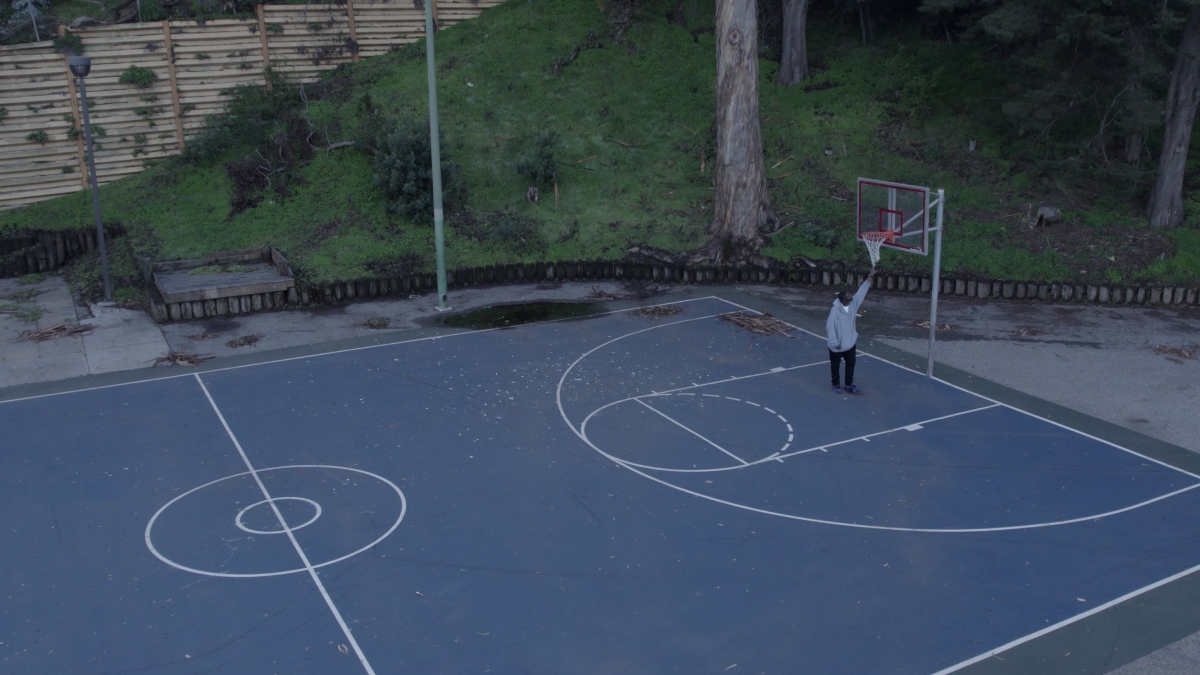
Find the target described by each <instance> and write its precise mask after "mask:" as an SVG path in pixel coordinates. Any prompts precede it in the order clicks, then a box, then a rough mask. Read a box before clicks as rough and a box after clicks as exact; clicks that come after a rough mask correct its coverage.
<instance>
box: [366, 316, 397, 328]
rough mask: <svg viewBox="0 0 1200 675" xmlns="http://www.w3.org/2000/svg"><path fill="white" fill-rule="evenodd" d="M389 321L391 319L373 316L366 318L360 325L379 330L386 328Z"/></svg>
mask: <svg viewBox="0 0 1200 675" xmlns="http://www.w3.org/2000/svg"><path fill="white" fill-rule="evenodd" d="M390 323H391V319H387V318H384V317H382V316H373V317H371V318H369V319H367V320H366V321H364V322H362V325H363V327H364V328H371V329H374V330H381V329H383V328H387V327H388V324H390Z"/></svg>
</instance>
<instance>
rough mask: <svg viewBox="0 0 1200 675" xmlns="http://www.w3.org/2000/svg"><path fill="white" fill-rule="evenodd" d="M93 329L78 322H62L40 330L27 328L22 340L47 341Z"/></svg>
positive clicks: (22, 334)
mask: <svg viewBox="0 0 1200 675" xmlns="http://www.w3.org/2000/svg"><path fill="white" fill-rule="evenodd" d="M91 329H92V327H91V326H81V325H79V324H77V323H60V324H56V325H53V326H50V327H48V328H42V329H40V330H27V331H25V332H23V333H21V338H20V339H22V340H33V341H34V342H45V341H46V340H54V339H57V338H60V337H62V336H64V335H78V334H80V333H86V332H88V331H90V330H91Z"/></svg>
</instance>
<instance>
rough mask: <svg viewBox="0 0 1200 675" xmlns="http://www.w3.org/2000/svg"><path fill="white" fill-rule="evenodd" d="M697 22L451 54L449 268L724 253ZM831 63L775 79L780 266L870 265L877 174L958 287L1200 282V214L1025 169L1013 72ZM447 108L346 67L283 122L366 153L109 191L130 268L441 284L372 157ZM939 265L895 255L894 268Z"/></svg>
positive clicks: (395, 77) (908, 45)
mask: <svg viewBox="0 0 1200 675" xmlns="http://www.w3.org/2000/svg"><path fill="white" fill-rule="evenodd" d="M671 4H672V6H673V4H674V3H671ZM683 7H684V12H685V19H686V26H681V25H675V24H671V23H668V21H667V19H666V14H667V11H668V10H669V9H670V7H668V6H666V5H665V4H663V3H651V4H648V5H646V6H644V7H643V8H642V10H641V13H640V15H639V16H637V17H636V18H635V20H633V21H631V22H629V23H628V24H614V23H613V22H612V21H611V20H610V18H609V17H608V16H607V15H605V14H603V13H601V12H600V11H599V10H598V9H597V6H596V5H594V4H589V3H579V2H566V1H565V0H536V1H535V2H526V1H524V0H512V1H510V2H508V3H506V4H504V5H502V6H500V7H497V8H495V9H492V10H488V11H487V12H485V13H484V14H483V15H482V16H481V17H480V18H479V19H477V20H474V21H468V22H464V23H462V24H459V25H456V26H454V27H452V28H450V29H447V30H445V31H444V32H441V33H439V34H438V42H437V47H438V73H439V97H440V103H441V111H442V114H441V126H442V130H443V133H444V143H445V144H444V148H445V153H446V154H447V155H448V157H449V159H450V160H452V161H453V162H454V163H455V164H456V165H457V166H458V168H459V170H460V171H459V178H460V179H461V184H462V186H463V191H462V195H461V198H460V199H458V200H457V201H455V202H453V203H451V204H450V205H449V207H448V211H449V215H448V228H447V258H448V264H449V265H450V266H451V267H460V266H471V265H482V264H489V263H493V262H503V261H518V260H520V261H534V260H570V259H615V258H622V257H624V256H625V255H626V253H625V252H626V249H627V248H628V247H629V246H631V245H634V244H647V245H650V246H655V247H659V248H663V249H667V250H670V251H675V252H683V251H687V250H690V249H692V248H695V247H696V246H698V245H699V244H700V243H702V242H703V241H704V239H705V235H704V233H705V228H706V226H707V225H708V222H709V220H710V218H709V213H710V208H711V206H710V204H711V194H712V190H711V176H712V167H711V159H712V153H713V145H714V138H713V130H712V128H711V127H712V118H713V81H714V72H715V66H714V58H713V54H714V52H715V47H714V43H713V36H712V33H711V25H712V17H713V5H712V3H711V2H702V1H695V2H691V3H685V4H684V6H683ZM809 50H810V55H811V58H812V60H813V63H814V66H815V69H814V75H813V77H812V78H811V79H810V80H809V81H807V82H806V83H805V84H804V85H802V86H801V87H795V88H791V89H787V88H782V87H778V86H776V85H774V84H773V80H774V73H775V69H776V68H777V64H776V63H774V62H772V61H769V60H763V61H762V68H761V70H762V86H761V110H762V127H763V138H764V153H765V157H766V166H767V167H768V168H769V171H768V176H769V178H770V186H771V190H772V200H773V203H774V206H775V208H776V209H777V210H778V212H779V213H780V215H781V217H782V218H783V220H784V222H785V223H790V225H789V226H788V227H787V228H786V229H785V230H783V231H782V232H780V233H779V234H777V235H775V236H774V237H773V238H772V240H771V241H770V243H769V245H768V246H767V248H766V249H765V250H764V253H766V254H767V255H769V256H771V257H773V258H776V259H778V260H780V261H782V262H789V261H792V260H794V259H795V258H797V257H798V256H805V257H807V258H810V259H814V260H819V259H834V260H842V261H845V262H847V263H849V264H860V263H861V262H862V260H863V259H864V258H865V256H864V254H863V252H862V251H861V245H858V244H857V242H855V241H854V238H853V230H854V206H853V197H854V195H853V185H854V181H855V179H856V178H857V177H859V176H869V177H874V178H882V179H888V180H898V181H904V182H908V183H914V184H919V185H928V186H930V187H934V188H937V187H941V188H944V189H945V190H946V192H947V204H948V207H949V209H948V212H947V230H946V240H945V250H944V256H943V269H944V270H945V271H947V272H955V273H964V274H978V275H981V276H988V277H993V278H1007V279H1022V280H1026V279H1027V280H1047V281H1053V280H1062V279H1072V280H1080V281H1082V280H1092V279H1095V280H1104V281H1110V282H1114V283H1134V282H1137V281H1139V280H1160V281H1168V282H1195V281H1196V280H1200V230H1198V229H1197V219H1198V218H1200V216H1197V215H1192V216H1191V219H1190V220H1189V222H1188V225H1187V226H1186V227H1184V228H1180V229H1177V230H1175V231H1169V232H1166V233H1165V234H1164V233H1160V232H1153V231H1151V230H1149V228H1148V227H1147V226H1146V224H1145V218H1144V215H1143V208H1144V204H1143V201H1142V200H1143V197H1142V195H1141V193H1139V192H1138V190H1137V189H1132V190H1131V189H1129V188H1128V187H1126V186H1122V185H1118V184H1106V183H1103V182H1097V181H1096V180H1095V179H1093V178H1089V177H1087V176H1082V175H1072V174H1067V173H1056V172H1047V171H1046V170H1045V169H1044V168H1038V167H1037V166H1036V164H1035V163H1034V162H1032V161H1029V160H1027V159H1023V157H1025V155H1023V154H1022V153H1021V152H1018V151H1016V150H1015V149H1014V145H1013V139H1012V134H1011V132H1010V131H1009V130H1008V129H1007V128H1006V127H1005V125H1004V123H1003V120H1001V119H999V117H998V114H997V113H996V112H995V111H996V110H997V96H999V95H1001V94H1002V92H1003V91H1004V89H1005V87H1006V81H1005V79H1004V76H1003V68H1002V65H1003V64H1001V63H997V62H995V61H992V60H989V58H987V56H986V55H985V54H984V53H983V52H981V51H980V50H979V49H977V48H975V47H971V46H964V45H948V44H946V43H945V42H940V41H932V40H928V39H924V38H922V37H921V36H920V34H919V32H918V31H916V30H912V29H910V28H909V27H905V26H897V27H895V28H894V31H893V32H892V33H889V34H885V35H883V36H881V37H880V38H879V39H878V40H877V41H876V42H875V43H874V44H872V45H870V46H865V47H864V46H862V45H861V43H860V42H859V41H858V40H857V39H856V33H855V32H854V31H852V30H849V29H846V28H843V27H842V26H840V25H837V24H832V23H831V24H828V25H826V24H822V23H821V21H820V19H819V17H814V20H813V21H812V22H811V23H810V29H809ZM425 87H426V83H425V64H424V46H423V43H420V44H416V45H410V46H408V47H406V48H405V49H401V50H399V51H396V52H394V53H392V54H390V55H388V56H384V57H378V58H374V59H366V60H363V61H362V62H360V63H358V64H355V65H353V66H350V67H342V68H339V69H338V70H336V71H333V72H332V73H330V74H329V76H328V77H327V78H326V80H325V81H324V82H322V83H320V84H318V85H309V86H307V87H305V90H304V96H303V99H296V100H295V101H292V103H284V104H281V105H291V106H292V108H294V109H298V110H300V111H301V112H302V113H303V114H304V115H305V116H307V118H308V119H309V120H311V122H312V124H313V125H314V128H315V129H316V130H317V132H318V133H317V137H318V138H320V139H321V141H320V142H319V145H322V146H323V145H326V144H327V142H328V143H336V142H338V141H343V140H356V142H357V145H356V146H353V147H349V148H339V149H334V150H331V151H327V152H316V153H314V154H312V156H311V157H310V158H307V159H304V160H303V162H304V163H302V162H298V161H297V162H293V163H292V164H291V167H292V168H291V169H290V170H289V178H288V185H287V187H286V190H284V191H283V192H279V191H276V190H274V189H266V190H254V189H253V187H254V186H250V188H251V189H249V193H248V191H247V189H243V190H242V194H241V195H240V196H239V195H238V194H236V193H237V191H236V189H235V187H236V186H235V185H234V184H233V182H232V181H231V178H230V172H229V171H227V169H226V168H225V164H226V163H228V162H230V161H231V160H236V159H238V158H239V157H243V156H245V155H247V153H249V152H250V151H251V150H252V149H253V146H252V145H244V146H237V145H236V144H233V143H232V141H230V140H229V139H228V138H226V139H216V140H215V141H212V142H209V143H207V145H205V144H204V143H201V144H200V145H202V146H204V147H207V148H213V147H223V148H224V149H223V150H221V151H219V152H216V153H214V154H211V155H209V156H197V157H193V158H191V159H173V160H167V161H163V162H160V163H159V164H158V165H156V166H154V167H152V168H151V169H150V170H148V171H146V172H144V173H143V174H140V175H138V176H136V177H133V178H130V179H126V180H123V181H119V182H117V183H113V184H111V185H108V186H106V187H104V188H102V190H101V193H102V201H103V204H104V213H105V219H106V221H108V222H113V223H121V224H123V225H124V226H125V227H126V228H127V229H128V230H129V231H130V232H131V235H130V244H131V245H130V246H129V247H127V250H131V251H134V252H135V254H136V255H143V254H144V255H150V256H152V257H156V258H159V259H163V258H177V257H193V256H196V255H199V254H202V253H204V252H206V251H211V250H219V249H230V248H245V247H252V246H266V245H271V246H275V247H277V248H279V249H280V250H282V251H283V252H284V253H285V255H287V256H288V257H289V259H290V260H291V261H292V262H293V265H294V267H295V268H296V269H297V270H298V272H299V273H300V274H301V275H302V276H304V277H306V278H308V279H310V280H320V279H335V278H352V277H359V276H366V275H370V274H375V273H381V272H384V271H397V270H402V269H411V268H428V267H430V266H431V264H432V253H433V242H432V232H431V228H430V226H429V225H428V223H427V222H413V220H411V219H408V218H405V217H402V216H399V215H395V214H392V213H389V212H388V210H387V208H386V207H387V200H386V199H385V198H384V195H383V194H382V193H381V191H380V190H379V189H377V188H376V187H375V177H374V169H373V158H372V156H371V155H370V154H369V152H368V151H367V150H369V146H370V144H371V140H372V139H374V138H376V137H377V132H378V130H379V129H381V128H388V127H389V126H390V125H391V124H393V123H395V122H404V121H408V120H415V121H421V120H422V119H423V117H424V114H425V110H426V105H427V103H426V95H425ZM279 98H280V99H281V100H282V99H283V98H286V97H282V96H281V97H279ZM296 101H300V102H298V103H297V102H296ZM285 117H286V115H282V116H280V117H279V118H280V119H283V118H285ZM551 132H553V134H555V138H556V142H554V143H553V144H552V145H551V146H550V147H551V150H550V153H551V154H552V157H553V162H554V164H553V166H554V167H555V171H554V173H555V176H554V179H553V180H551V181H547V182H546V183H545V184H543V185H541V186H540V200H539V201H538V202H537V203H532V202H530V201H528V200H527V190H528V188H529V186H530V185H531V182H530V181H529V180H528V179H527V178H525V177H523V176H522V175H521V174H520V173H519V172H518V166H519V165H521V164H522V162H525V163H528V162H530V161H534V160H537V159H538V158H539V155H538V147H539V141H540V140H542V139H546V138H547V137H548V134H550V133H551ZM972 139H973V140H975V141H976V150H975V151H974V152H971V151H969V150H968V147H969V142H970V141H971V140H972ZM210 140H211V139H210ZM218 141H219V142H218ZM326 141H327V142H326ZM547 142H549V141H547ZM541 159H542V160H545V159H546V157H545V153H543V154H542V155H541ZM301 164H302V166H300V165H301ZM297 166H299V168H296V167H297ZM554 183H556V184H557V194H556V190H555V187H554ZM245 187H246V186H243V188H245ZM272 187H274V185H273V186H272ZM235 201H239V202H240V204H241V205H242V206H245V207H246V208H244V210H238V209H235V208H234V202H235ZM1044 204H1045V205H1053V206H1056V207H1058V208H1060V209H1062V210H1063V212H1064V222H1062V223H1060V224H1058V225H1055V226H1054V227H1051V228H1047V229H1037V230H1035V229H1033V228H1031V227H1030V220H1031V218H1030V216H1031V213H1032V212H1033V211H1036V210H1037V208H1038V207H1039V206H1041V205H1044ZM89 224H91V209H90V198H89V196H88V194H87V193H76V194H74V195H70V196H68V197H64V198H60V199H56V200H53V201H50V202H45V203H42V204H37V205H34V206H31V207H26V208H23V209H19V210H15V211H9V212H3V213H0V229H2V230H13V229H20V228H34V227H36V228H45V227H48V226H49V227H61V228H75V227H84V226H88V225H89ZM927 262H928V261H927V260H926V259H922V258H917V257H913V256H900V255H896V254H892V255H888V254H885V257H884V261H883V266H884V267H886V268H890V269H894V270H901V269H904V270H919V269H924V268H925V266H926V264H927ZM131 268H132V266H130V269H131Z"/></svg>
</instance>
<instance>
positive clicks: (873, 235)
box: [862, 230, 896, 267]
mask: <svg viewBox="0 0 1200 675" xmlns="http://www.w3.org/2000/svg"><path fill="white" fill-rule="evenodd" d="M895 238H896V233H895V232H892V231H890V230H882V231H879V232H863V233H862V240H863V243H864V244H866V245H867V255H869V256H871V267H874V266H875V265H876V263H878V262H879V249H880V248H882V247H883V242H885V241H886V242H890V241H892V240H893V239H895Z"/></svg>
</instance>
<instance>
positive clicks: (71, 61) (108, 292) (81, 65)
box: [67, 56, 112, 301]
mask: <svg viewBox="0 0 1200 675" xmlns="http://www.w3.org/2000/svg"><path fill="white" fill-rule="evenodd" d="M67 65H68V66H70V68H71V73H73V74H74V75H75V77H77V78H79V98H80V99H82V105H83V137H84V139H86V140H87V161H88V174H89V175H88V177H89V178H90V179H91V182H92V210H93V211H94V212H95V214H96V243H97V244H98V245H99V246H100V269H101V270H103V272H104V299H105V301H111V300H112V283H110V282H109V280H108V252H107V251H106V250H105V248H104V221H103V220H101V218H100V187H99V186H98V185H97V184H96V156H95V155H96V153H95V151H94V150H93V149H92V121H91V118H89V117H88V100H87V85H85V84H84V83H83V80H84V78H86V77H87V76H88V73H90V72H92V60H91V59H90V58H88V57H86V56H71V57H68V58H67Z"/></svg>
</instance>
